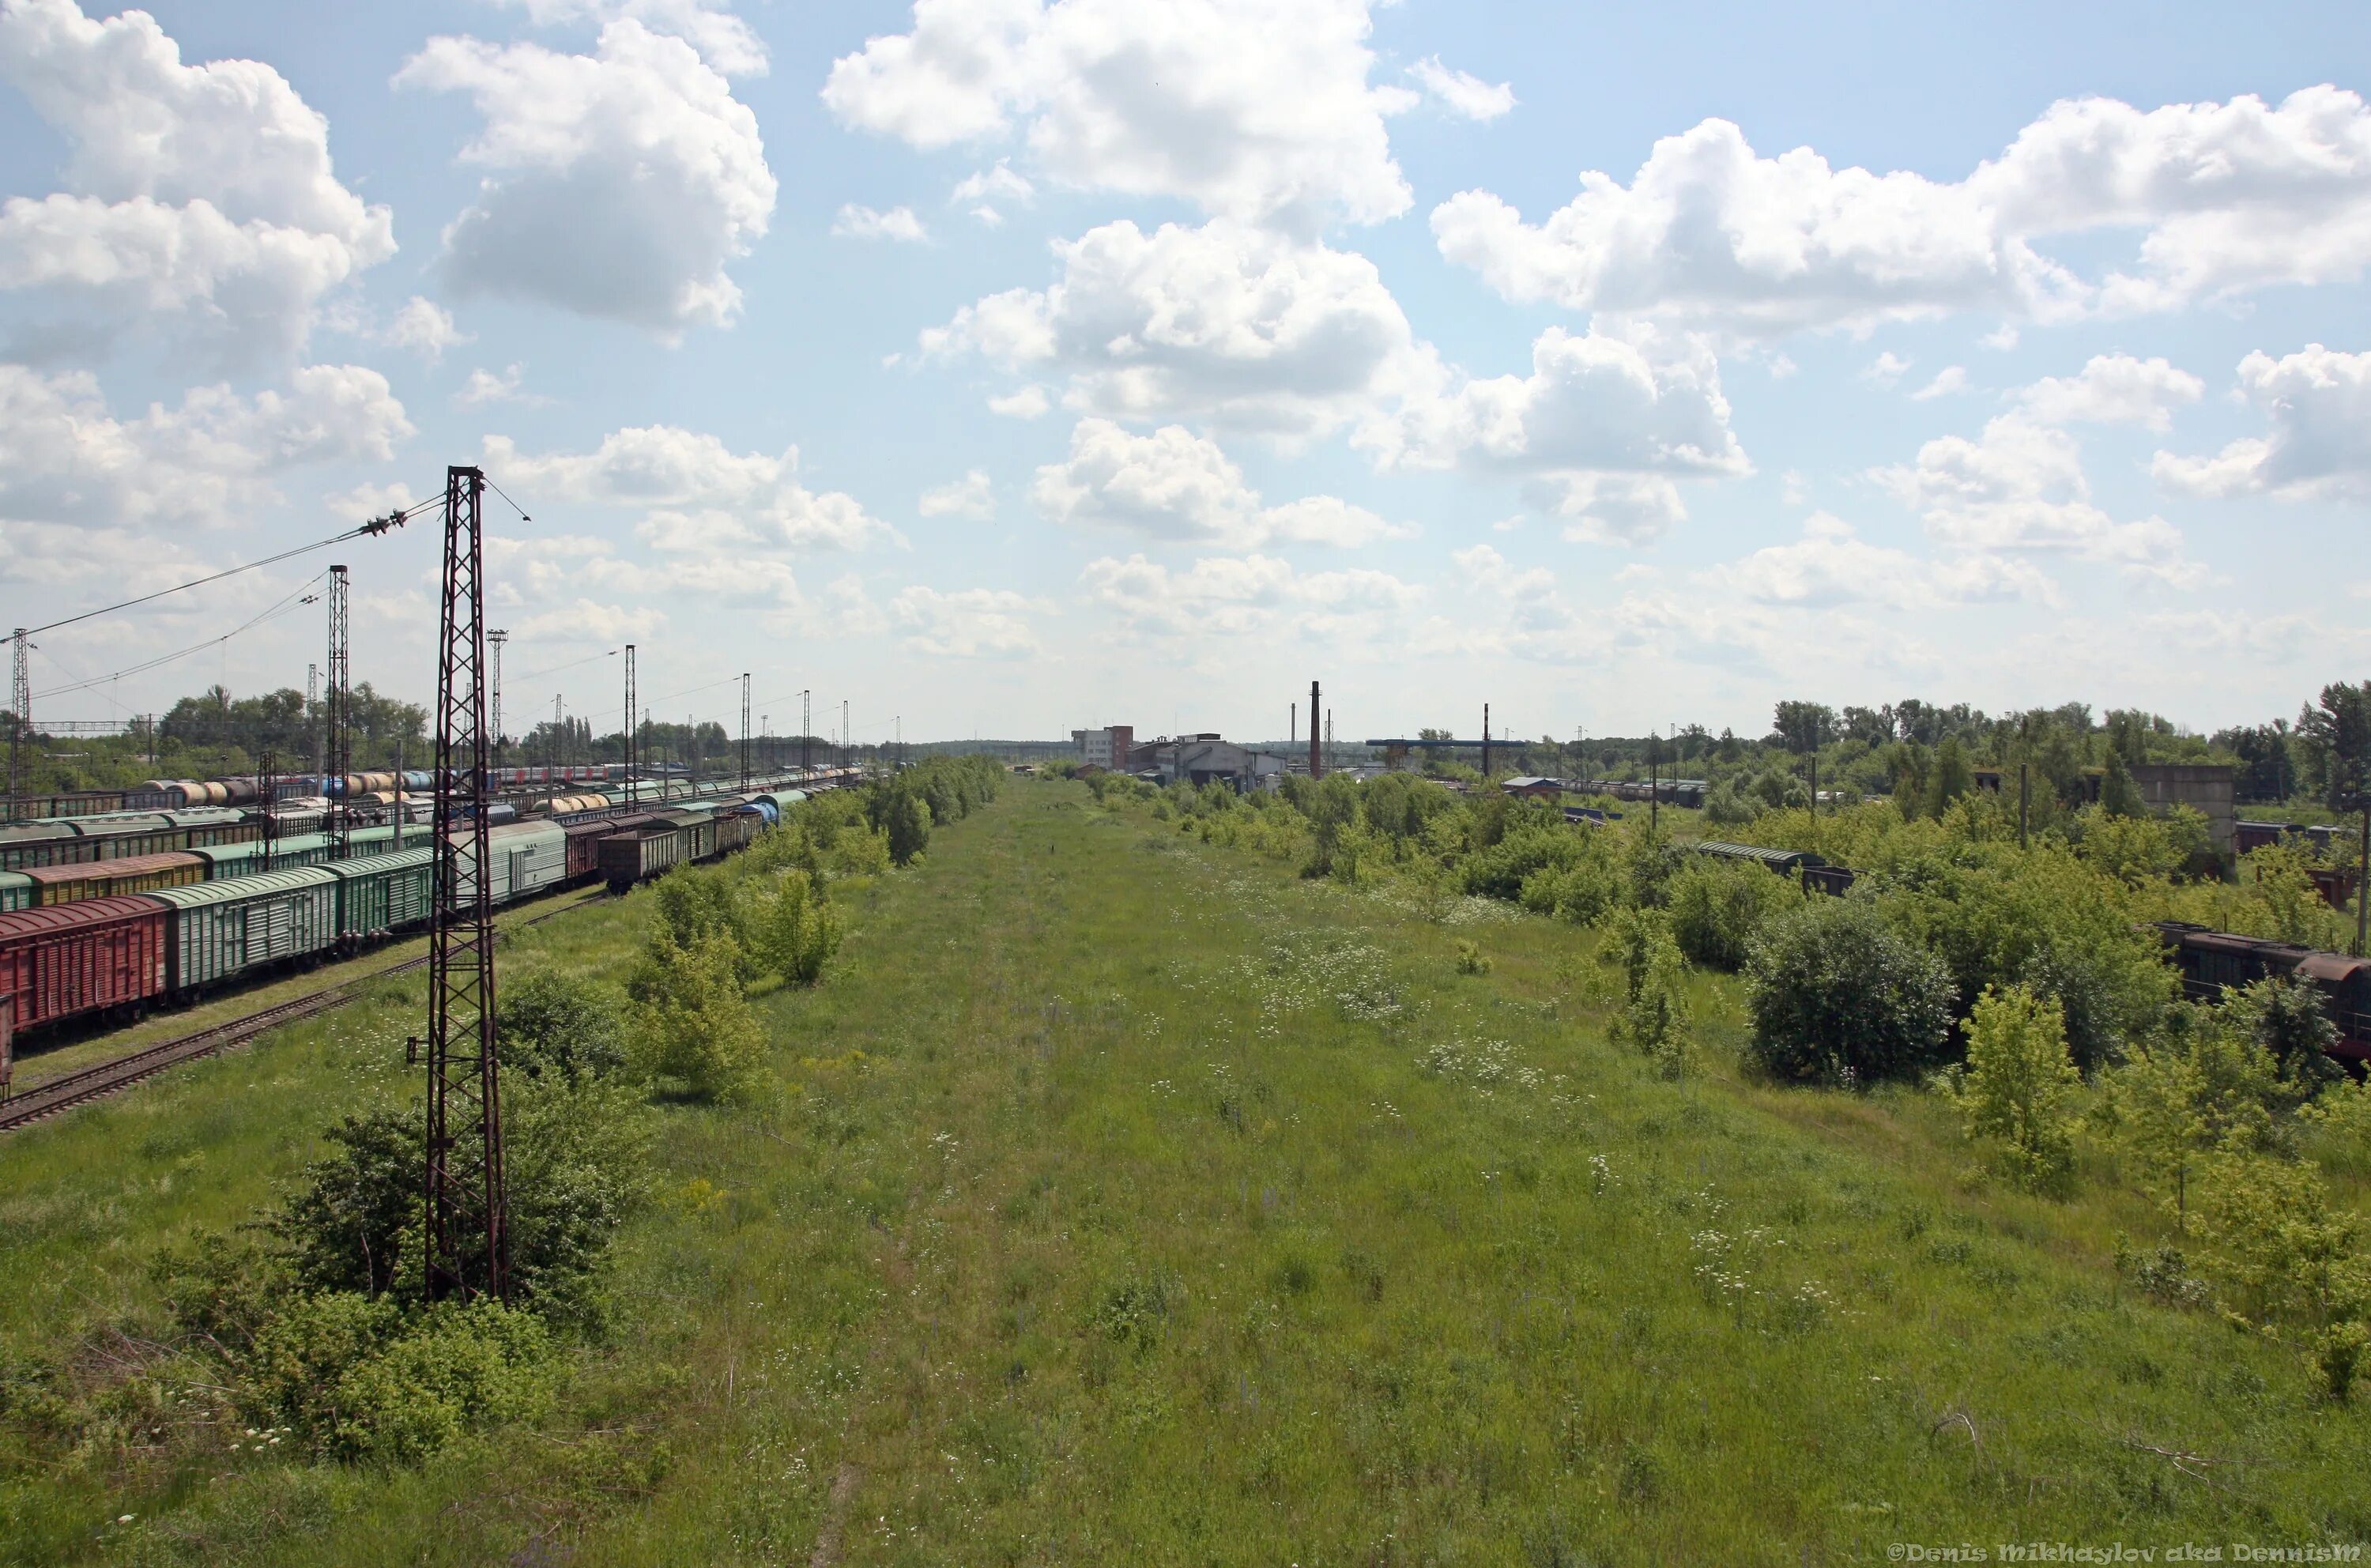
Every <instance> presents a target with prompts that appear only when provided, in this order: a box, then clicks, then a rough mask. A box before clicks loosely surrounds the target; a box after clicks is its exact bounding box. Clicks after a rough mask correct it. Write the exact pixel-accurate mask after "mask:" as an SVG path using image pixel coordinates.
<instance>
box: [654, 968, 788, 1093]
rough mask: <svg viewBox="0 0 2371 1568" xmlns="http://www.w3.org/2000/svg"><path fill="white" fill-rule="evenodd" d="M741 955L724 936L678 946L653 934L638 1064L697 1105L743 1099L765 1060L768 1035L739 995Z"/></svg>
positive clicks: (745, 1001) (658, 1080)
mask: <svg viewBox="0 0 2371 1568" xmlns="http://www.w3.org/2000/svg"><path fill="white" fill-rule="evenodd" d="M740 963H741V950H740V949H739V948H738V947H736V946H734V943H733V941H732V940H730V939H729V938H727V937H725V936H724V935H723V933H721V932H718V933H713V934H711V935H709V936H705V937H703V938H701V939H700V940H699V941H698V942H697V943H695V944H693V945H691V946H689V947H685V946H681V945H678V944H677V942H676V940H675V939H674V935H673V933H672V932H670V931H669V930H668V929H667V928H665V927H664V926H662V927H660V928H657V929H655V930H654V931H653V933H652V937H651V947H650V951H649V953H648V955H647V957H646V959H645V961H644V964H645V966H644V970H643V972H642V974H640V975H639V976H638V977H637V996H636V1001H637V1004H638V1005H637V1007H636V1008H635V1010H634V1017H633V1033H632V1042H633V1044H632V1050H633V1055H634V1065H635V1066H636V1067H637V1068H638V1069H639V1071H640V1072H641V1074H642V1077H643V1078H645V1079H647V1080H650V1081H653V1082H662V1083H664V1082H670V1081H671V1082H672V1083H674V1084H675V1085H676V1086H677V1087H678V1088H679V1089H680V1090H682V1091H683V1092H684V1093H686V1094H688V1095H689V1096H691V1097H692V1098H693V1099H696V1100H730V1099H734V1098H737V1097H738V1096H739V1094H740V1093H741V1092H742V1090H745V1089H746V1087H747V1085H748V1082H749V1079H750V1078H751V1077H752V1076H753V1075H754V1074H755V1073H756V1071H757V1067H758V1062H759V1061H760V1060H761V1059H762V1058H763V1056H764V1055H765V1047H766V1041H765V1034H764V1032H763V1031H761V1030H760V1029H759V1028H758V1018H757V1015H756V1014H755V1013H754V1012H752V1011H751V1010H750V1009H749V1003H748V1001H747V999H746V997H744V996H743V995H742V992H741V979H740V975H739V974H738V969H739V965H740Z"/></svg>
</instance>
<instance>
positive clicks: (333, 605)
mask: <svg viewBox="0 0 2371 1568" xmlns="http://www.w3.org/2000/svg"><path fill="white" fill-rule="evenodd" d="M346 586H347V584H346V569H345V568H344V567H342V566H333V567H331V568H330V673H329V685H330V707H329V714H328V718H329V725H330V737H329V757H328V760H327V761H326V763H325V764H324V765H323V768H322V771H324V772H325V773H328V774H330V776H331V777H333V778H336V779H337V780H338V788H337V789H336V790H335V791H330V790H328V789H327V787H326V786H325V787H324V789H323V792H324V793H325V794H328V795H329V796H330V838H331V839H333V840H334V841H335V842H334V844H333V846H332V847H331V848H330V854H331V855H332V856H334V857H336V858H337V859H341V860H342V859H345V858H346V854H347V851H348V849H349V848H350V847H352V840H351V838H350V836H349V833H350V830H351V829H352V827H353V805H352V803H351V802H352V801H353V794H352V792H351V791H350V790H348V789H347V787H346V781H347V780H348V779H349V778H352V777H353V771H354V728H353V723H354V715H353V704H354V698H353V688H352V687H351V686H348V685H347V681H346Z"/></svg>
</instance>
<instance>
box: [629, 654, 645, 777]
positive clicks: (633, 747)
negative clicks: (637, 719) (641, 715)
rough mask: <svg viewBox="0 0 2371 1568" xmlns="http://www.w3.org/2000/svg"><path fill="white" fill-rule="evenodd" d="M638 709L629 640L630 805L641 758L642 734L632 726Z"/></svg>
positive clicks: (632, 657) (632, 655) (632, 656)
mask: <svg viewBox="0 0 2371 1568" xmlns="http://www.w3.org/2000/svg"><path fill="white" fill-rule="evenodd" d="M639 711H640V709H637V708H635V706H634V645H633V644H632V643H630V642H629V643H627V644H626V804H628V805H632V804H633V803H634V799H635V796H636V795H637V793H639V791H637V790H635V788H634V775H635V773H636V772H637V771H639V770H638V769H637V768H636V767H635V764H636V763H638V762H640V761H641V760H642V755H641V753H642V735H641V734H640V732H637V731H636V730H635V728H634V715H635V714H636V713H637V712H639Z"/></svg>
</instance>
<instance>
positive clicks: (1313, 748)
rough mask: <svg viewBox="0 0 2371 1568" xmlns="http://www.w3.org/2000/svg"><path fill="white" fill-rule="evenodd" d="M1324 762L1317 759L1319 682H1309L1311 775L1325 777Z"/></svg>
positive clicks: (1312, 776)
mask: <svg viewBox="0 0 2371 1568" xmlns="http://www.w3.org/2000/svg"><path fill="white" fill-rule="evenodd" d="M1309 777H1310V778H1322V777H1324V764H1323V763H1321V762H1319V761H1318V760H1317V683H1316V682H1315V681H1312V682H1310V683H1309Z"/></svg>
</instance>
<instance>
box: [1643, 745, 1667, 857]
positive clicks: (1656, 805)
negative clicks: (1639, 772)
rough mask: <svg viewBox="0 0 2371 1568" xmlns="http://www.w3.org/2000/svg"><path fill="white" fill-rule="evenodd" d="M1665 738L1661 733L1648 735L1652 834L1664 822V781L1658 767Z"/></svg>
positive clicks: (1650, 823) (1649, 828) (1648, 814)
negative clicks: (1657, 771) (1658, 772)
mask: <svg viewBox="0 0 2371 1568" xmlns="http://www.w3.org/2000/svg"><path fill="white" fill-rule="evenodd" d="M1662 754H1663V738H1662V736H1661V735H1660V734H1650V735H1648V737H1647V832H1648V834H1649V835H1652V834H1653V833H1654V832H1655V831H1656V829H1657V828H1658V827H1660V825H1661V822H1662V809H1661V808H1662V804H1663V781H1662V779H1661V778H1660V777H1659V776H1658V775H1657V773H1656V768H1657V767H1659V766H1660V763H1661V761H1662Z"/></svg>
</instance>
